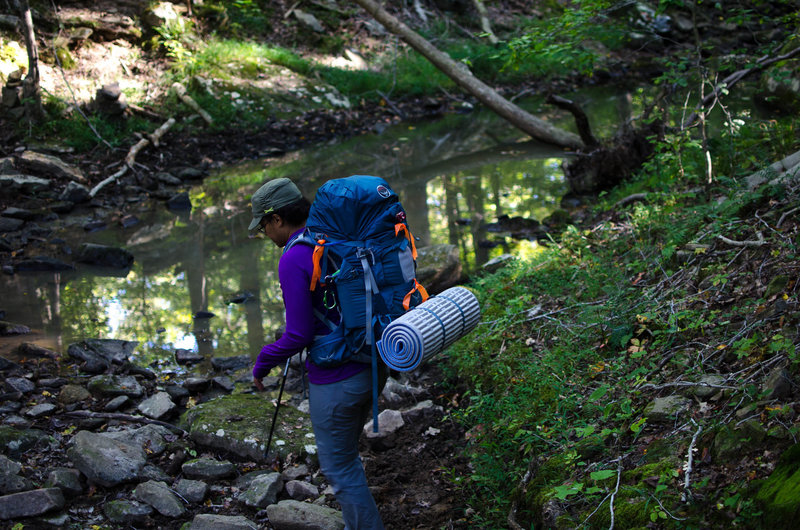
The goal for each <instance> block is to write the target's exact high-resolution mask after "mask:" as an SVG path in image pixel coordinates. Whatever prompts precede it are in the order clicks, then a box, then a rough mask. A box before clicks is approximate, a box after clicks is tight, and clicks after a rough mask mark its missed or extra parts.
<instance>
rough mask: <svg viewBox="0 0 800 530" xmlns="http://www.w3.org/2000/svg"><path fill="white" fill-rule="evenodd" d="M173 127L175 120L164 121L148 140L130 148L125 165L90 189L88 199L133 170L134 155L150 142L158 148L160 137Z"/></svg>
mask: <svg viewBox="0 0 800 530" xmlns="http://www.w3.org/2000/svg"><path fill="white" fill-rule="evenodd" d="M173 125H175V118H170V119H168V120H167V121H165V122H164V123H163V124H162V125H161V127H159V128H158V129H156V130H155V131H153V134H151V135H149V138H142V139H140V140H139V141H138V142H136V143H135V144H134V145H133V146H132V147H131V149H130V151H128V155H127V156H126V157H125V164H124V165H123V166H122V167H121V168H120V169H119V170H118V171H117V172H116V173H114V174H113V175H111V176H110V177H108V178H107V179H105V180H103V181H102V182H100V183H99V184H98V185H97V186H95V187H94V188H92V190H91V191H90V192H89V197H94V196H95V195H97V192H98V191H100V190H101V189H102V188H103V187H105V186H106V185H107V184H110V183H111V182H114V181H115V180H117V179H118V178H120V177H121V176H122V175H124V174H125V173H127V172H128V170H129V169H133V164H134V159H135V158H136V155H138V154H139V151H141V150H142V149H144V147H145V146H147V144H149V143H150V142H152V143H153V145H155V146H156V147H158V142H159V141H160V139H161V137H162V136H164V134H165V133H166V132H167V131H168V130H169V129H170V127H172V126H173Z"/></svg>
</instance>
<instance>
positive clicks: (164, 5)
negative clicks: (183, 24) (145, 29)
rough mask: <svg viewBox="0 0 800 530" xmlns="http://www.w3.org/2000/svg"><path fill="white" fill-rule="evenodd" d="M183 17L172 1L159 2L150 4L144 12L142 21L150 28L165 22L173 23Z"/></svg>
mask: <svg viewBox="0 0 800 530" xmlns="http://www.w3.org/2000/svg"><path fill="white" fill-rule="evenodd" d="M180 17H181V15H180V13H178V11H177V10H176V9H175V5H174V4H172V3H171V2H157V3H154V4H152V5H150V6H149V7H148V8H147V9H145V11H144V13H142V22H144V23H145V24H146V25H147V26H149V27H150V28H157V27H160V26H163V25H164V24H168V23H173V22H175V21H177V20H178V19H179V18H180Z"/></svg>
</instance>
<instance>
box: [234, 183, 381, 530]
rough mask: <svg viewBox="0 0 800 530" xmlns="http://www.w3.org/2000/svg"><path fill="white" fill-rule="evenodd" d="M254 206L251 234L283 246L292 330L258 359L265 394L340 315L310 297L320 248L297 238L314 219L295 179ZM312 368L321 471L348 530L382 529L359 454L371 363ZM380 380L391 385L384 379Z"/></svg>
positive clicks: (282, 273)
mask: <svg viewBox="0 0 800 530" xmlns="http://www.w3.org/2000/svg"><path fill="white" fill-rule="evenodd" d="M251 203H252V207H253V220H252V222H251V223H250V227H249V231H250V232H251V233H253V232H254V231H256V230H257V231H260V232H262V233H263V234H264V235H266V237H268V238H269V239H270V240H272V242H273V243H275V245H277V246H278V247H281V248H284V252H283V255H282V256H281V258H280V262H279V264H278V278H279V280H280V285H281V290H282V291H283V304H284V307H285V309H286V331H285V332H284V333H283V335H281V337H280V338H279V339H278V340H277V341H275V342H273V343H272V344H267V345H266V346H264V347H263V348H262V349H261V352H260V353H259V354H258V358H257V359H256V362H255V366H254V367H253V384H254V386H255V387H256V388H257V389H258V390H261V391H263V390H264V385H263V383H262V382H261V379H262V378H263V377H264V376H266V375H267V374H268V373H269V371H270V370H272V368H274V367H275V366H279V365H282V364H284V363H286V361H287V359H288V358H289V357H291V356H292V355H294V354H296V353H299V352H301V351H302V350H303V349H304V348H306V347H307V346H309V345H310V344H311V343H312V341H313V340H314V338H315V336H319V335H325V334H327V333H329V331H330V328H329V327H328V326H327V325H326V323H325V322H324V320H323V318H324V319H328V321H332V322H334V323H338V322H339V315H338V314H337V312H336V310H334V309H328V308H327V307H326V304H325V303H324V302H323V297H324V294H323V290H322V289H317V290H315V291H313V292H312V291H311V290H310V288H309V285H310V284H311V278H312V274H313V262H312V254H313V251H314V249H313V247H312V246H310V245H308V244H303V243H302V241H300V240H299V238H300V236H301V235H302V233H303V230H304V228H305V225H306V220H307V219H308V213H309V209H310V207H311V204H310V202H309V201H308V200H307V199H306V198H304V197H303V195H302V193H301V192H300V190H299V189H298V188H297V186H295V184H294V183H293V182H292V181H291V180H289V179H288V178H279V179H275V180H271V181H269V182H267V183H266V184H264V185H263V186H261V187H260V188H259V189H258V190H257V191H256V192H255V193H254V194H253V196H252V198H251ZM321 317H322V318H321ZM306 368H307V371H308V379H309V383H310V385H309V387H310V395H309V403H310V414H311V423H312V426H313V428H314V436H315V437H316V442H317V453H318V455H319V462H320V467H321V468H322V472H323V473H324V474H325V477H326V478H327V479H328V481H329V482H330V483H331V485H332V486H333V491H334V494H335V495H336V500H337V501H338V502H339V504H340V505H341V507H342V515H343V516H344V522H345V528H347V529H348V530H361V529H381V528H383V523H382V522H381V517H380V514H379V513H378V508H377V506H376V505H375V500H374V499H373V498H372V494H371V493H370V490H369V488H368V487H367V479H366V475H365V474H364V467H363V465H362V463H361V457H360V455H359V453H358V438H359V436H360V434H361V430H362V428H363V426H364V424H365V422H366V421H367V418H368V417H369V412H370V408H371V402H372V375H371V371H370V369H369V368H370V365H368V364H364V363H359V362H346V363H345V364H342V365H340V366H336V367H334V368H320V367H319V366H316V365H315V364H314V363H312V362H310V361H309V360H308V359H307V360H306ZM381 382H385V375H383V374H382V377H381ZM381 386H382V385H381Z"/></svg>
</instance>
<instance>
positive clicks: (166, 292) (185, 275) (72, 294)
mask: <svg viewBox="0 0 800 530" xmlns="http://www.w3.org/2000/svg"><path fill="white" fill-rule="evenodd" d="M610 106H611V107H612V108H611V110H610V111H609V110H608V109H605V111H607V112H609V113H610V114H609V115H610V116H612V118H610V119H611V120H612V121H617V119H618V116H617V115H616V112H617V111H618V107H617V106H616V105H610ZM558 125H560V126H562V127H568V126H569V120H568V119H567V118H564V121H563V122H560V123H558ZM601 129H602V127H601ZM564 156H565V155H564V153H563V152H561V151H559V150H557V149H554V148H551V147H546V146H542V145H539V144H536V143H534V142H530V141H524V139H523V138H522V137H521V134H520V133H519V132H517V131H516V129H513V128H512V127H510V126H508V125H507V124H506V123H505V122H503V121H502V120H500V119H498V118H497V117H496V116H494V115H493V114H491V113H488V112H476V113H470V114H463V115H453V116H450V117H448V118H446V119H444V120H441V121H438V122H432V123H421V124H415V125H412V126H409V125H407V124H405V125H401V126H396V127H389V128H387V129H386V130H385V131H383V132H382V134H380V135H374V136H366V137H359V138H355V139H350V140H348V141H343V142H336V143H334V144H332V145H327V146H322V147H318V148H315V149H309V150H305V151H301V152H296V153H291V154H289V155H287V156H285V157H283V158H281V159H267V160H256V161H251V162H248V163H246V164H242V165H239V166H235V167H226V168H222V169H220V170H219V171H218V172H217V173H216V174H215V175H212V176H211V177H209V178H208V179H206V181H204V183H203V185H202V186H200V187H197V188H196V189H194V190H193V191H192V192H191V197H192V204H193V205H194V208H193V211H192V212H191V214H187V215H176V214H174V213H171V212H169V211H167V210H166V209H165V208H163V206H162V205H161V204H142V205H140V206H138V210H137V211H132V212H129V213H132V214H134V215H136V216H137V217H138V218H139V219H140V220H141V222H140V223H139V224H138V225H136V226H134V227H131V228H121V227H111V228H108V229H107V230H104V231H100V232H96V233H91V234H85V233H83V232H82V231H79V232H80V233H76V231H75V230H74V229H73V230H71V231H70V230H63V231H61V232H59V231H58V230H57V231H56V233H55V234H54V236H56V237H61V238H63V239H65V240H66V241H67V244H70V245H72V246H73V248H77V246H78V243H79V242H84V241H88V242H94V243H103V244H112V245H121V246H124V247H126V248H127V249H128V250H130V251H131V252H132V253H133V255H134V256H135V263H134V266H133V268H132V269H131V271H130V272H129V273H128V274H127V275H126V276H125V277H114V276H102V275H98V274H96V273H87V271H85V269H79V270H78V271H77V272H71V273H60V274H35V275H23V274H18V275H15V276H12V277H3V278H2V279H0V282H2V283H0V289H2V293H3V296H2V307H0V309H5V310H6V311H7V318H8V319H9V320H12V321H15V322H19V323H23V324H26V325H28V326H30V327H32V328H34V329H35V331H36V334H35V335H33V336H26V337H23V338H22V340H23V341H27V342H38V343H40V344H42V345H44V346H49V347H52V348H54V349H56V350H57V351H61V352H65V351H66V349H67V346H68V345H69V344H70V343H71V342H74V341H77V340H80V339H84V338H90V337H101V338H117V339H126V340H136V341H139V343H140V346H139V347H138V349H137V350H136V351H137V353H136V355H137V359H136V360H137V362H139V363H141V364H145V365H151V366H154V367H158V368H159V370H161V371H162V372H164V373H173V372H180V371H183V370H186V369H185V368H182V367H179V366H178V365H176V364H175V363H174V353H175V350H176V349H178V348H183V349H190V350H193V351H196V352H200V353H202V354H204V356H205V357H209V356H211V355H215V356H233V355H241V354H243V353H249V354H251V355H252V356H253V357H255V355H256V354H257V352H258V351H259V349H260V348H261V346H262V344H263V343H264V342H265V340H270V338H271V337H272V335H273V334H274V332H275V330H277V329H278V328H279V327H280V326H281V325H282V323H283V303H282V300H281V292H280V288H279V285H278V278H277V263H278V259H279V257H280V250H279V249H277V248H275V247H274V246H273V245H272V244H271V243H270V242H269V241H262V240H257V239H249V238H248V237H247V232H246V230H247V225H248V223H249V220H250V215H251V214H250V210H249V205H248V200H249V196H250V194H251V193H252V192H253V190H255V189H256V188H257V187H258V186H259V185H260V184H261V183H262V182H264V181H265V180H267V179H270V178H276V177H281V176H289V177H292V178H294V179H295V180H296V181H297V182H298V185H299V186H300V188H301V190H302V191H303V192H304V194H305V195H306V196H307V197H309V198H313V196H314V192H315V190H316V189H317V188H318V187H319V186H320V185H321V184H322V183H323V182H324V181H326V180H328V179H330V178H337V177H342V176H346V175H350V174H374V175H380V176H383V177H384V178H386V179H387V180H388V181H389V183H390V184H391V185H392V187H393V188H394V189H395V191H397V192H398V194H399V195H400V197H401V200H402V202H403V204H404V206H405V207H406V210H407V212H408V217H409V220H410V224H411V227H412V230H413V231H414V233H415V235H416V236H417V237H418V238H419V239H420V245H421V246H424V245H427V244H437V243H450V244H454V245H457V246H458V247H459V249H460V250H461V256H462V260H463V261H464V264H465V269H466V270H468V271H475V270H477V269H478V268H479V267H480V266H481V264H483V263H485V262H486V261H487V260H488V259H490V258H491V257H493V256H494V255H496V254H500V253H503V252H529V251H530V248H528V249H523V250H520V249H519V248H517V245H519V244H520V242H518V241H515V240H512V239H511V238H510V237H508V235H506V234H498V233H490V232H489V231H488V230H487V225H488V224H489V223H491V222H494V221H496V220H497V218H498V217H499V216H501V215H504V214H505V215H511V216H520V217H525V218H533V219H538V220H541V219H542V218H544V217H545V216H547V215H548V214H550V213H551V212H552V211H553V210H554V209H555V208H557V206H558V202H559V199H560V197H561V196H562V195H563V194H564V192H565V191H566V189H565V185H564V182H563V177H562V172H561V169H560V165H561V162H562V161H563V158H564ZM523 244H528V243H524V242H523ZM234 300H235V301H238V302H242V303H228V302H231V301H234ZM3 347H4V346H2V345H0V348H3ZM9 348H10V347H6V351H3V350H2V349H0V354H8V349H9ZM199 370H201V371H202V370H210V366H209V365H208V364H207V363H203V364H201V365H200V366H199Z"/></svg>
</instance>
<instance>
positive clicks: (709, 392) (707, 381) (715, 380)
mask: <svg viewBox="0 0 800 530" xmlns="http://www.w3.org/2000/svg"><path fill="white" fill-rule="evenodd" d="M723 384H725V378H724V377H722V376H721V375H717V374H706V375H704V376H703V377H701V378H700V380H699V381H698V385H697V386H693V387H690V388H691V392H692V394H693V395H695V396H697V397H698V398H700V399H708V398H710V397H711V396H713V395H715V394H718V393H719V391H720V389H719V388H716V387H718V386H720V385H723Z"/></svg>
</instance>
